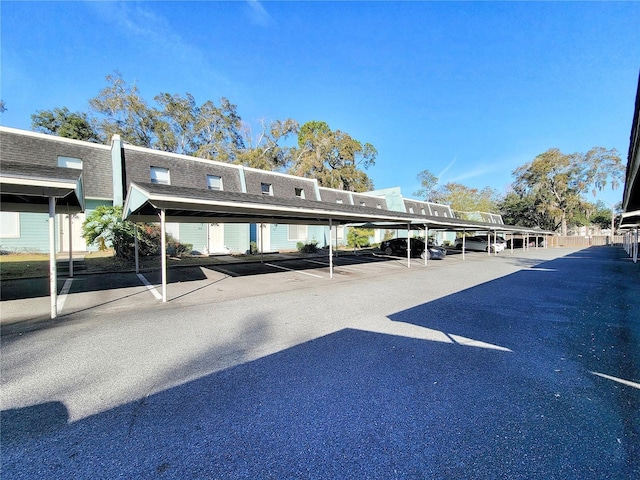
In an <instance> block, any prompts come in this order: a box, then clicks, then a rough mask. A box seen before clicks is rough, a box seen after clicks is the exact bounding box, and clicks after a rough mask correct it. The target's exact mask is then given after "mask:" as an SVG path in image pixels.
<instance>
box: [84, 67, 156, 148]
mask: <svg viewBox="0 0 640 480" xmlns="http://www.w3.org/2000/svg"><path fill="white" fill-rule="evenodd" d="M107 82H108V83H109V85H107V86H106V87H105V88H103V89H102V90H100V92H99V93H98V95H97V96H96V97H94V98H92V99H90V100H89V105H90V107H91V109H92V110H93V111H94V112H95V113H97V114H98V115H99V117H100V119H99V120H98V121H97V124H98V129H99V131H100V132H101V133H102V135H104V136H105V137H106V138H111V137H112V136H113V135H116V134H117V135H120V136H121V137H122V140H123V141H125V142H127V143H130V144H132V145H137V146H140V147H147V148H152V147H154V146H156V126H157V123H158V117H159V114H158V111H157V110H155V109H153V108H150V107H149V105H148V104H147V102H146V101H145V100H144V99H143V98H142V97H141V96H140V92H139V91H138V87H137V86H136V85H133V86H129V85H128V84H127V82H125V80H124V79H123V78H122V75H120V73H118V72H116V73H115V74H114V75H107Z"/></svg>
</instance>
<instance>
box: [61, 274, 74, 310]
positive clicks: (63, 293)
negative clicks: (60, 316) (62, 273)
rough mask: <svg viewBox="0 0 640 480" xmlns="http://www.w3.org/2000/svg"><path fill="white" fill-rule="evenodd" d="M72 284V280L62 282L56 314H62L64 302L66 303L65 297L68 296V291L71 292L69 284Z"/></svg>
mask: <svg viewBox="0 0 640 480" xmlns="http://www.w3.org/2000/svg"><path fill="white" fill-rule="evenodd" d="M72 283H73V278H67V279H66V280H65V281H64V285H63V286H62V290H61V291H60V295H59V296H58V313H61V312H62V309H63V308H64V302H66V301H67V295H69V290H71V284H72Z"/></svg>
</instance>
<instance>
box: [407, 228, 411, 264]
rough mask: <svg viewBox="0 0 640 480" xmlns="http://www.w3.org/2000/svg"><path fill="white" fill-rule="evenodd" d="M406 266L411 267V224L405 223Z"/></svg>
mask: <svg viewBox="0 0 640 480" xmlns="http://www.w3.org/2000/svg"><path fill="white" fill-rule="evenodd" d="M407 268H411V224H410V223H407Z"/></svg>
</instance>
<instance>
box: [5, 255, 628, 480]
mask: <svg viewBox="0 0 640 480" xmlns="http://www.w3.org/2000/svg"><path fill="white" fill-rule="evenodd" d="M587 255H589V254H587ZM592 259H593V258H592ZM556 262H562V264H559V263H556ZM571 262H572V259H571V257H568V258H566V259H560V260H556V261H553V262H548V263H547V264H545V265H543V266H541V267H544V268H545V269H547V270H553V271H547V270H544V271H543V270H542V268H541V269H540V271H536V269H533V270H531V271H523V272H520V273H517V274H515V275H512V276H508V277H505V278H503V279H499V280H496V281H494V282H490V283H488V284H483V285H480V286H478V287H475V288H471V289H468V290H465V291H462V292H459V293H457V294H454V295H451V296H449V297H445V298H443V299H439V300H436V301H433V302H430V303H427V304H423V305H420V306H418V307H415V308H412V309H409V310H406V311H402V312H398V313H397V314H395V315H393V316H392V319H393V320H395V321H397V322H410V323H413V324H416V325H420V326H425V327H428V328H435V329H438V330H441V331H443V332H445V333H447V334H449V335H450V336H452V337H451V338H452V341H451V342H434V341H425V340H419V339H416V338H410V337H406V336H397V335H388V334H379V333H373V332H367V331H360V330H354V329H344V330H340V331H338V332H335V333H333V334H330V335H327V336H325V337H321V338H317V339H315V340H313V341H310V342H306V343H303V344H300V345H297V346H295V347H292V348H288V349H286V350H283V351H280V352H278V353H276V354H273V355H269V356H265V357H263V358H260V359H258V360H255V361H251V362H247V363H243V364H240V365H237V366H235V367H232V368H229V369H227V370H224V371H221V372H217V373H213V374H209V375H205V376H203V377H201V378H199V379H197V380H194V381H190V382H188V383H185V384H183V385H180V386H177V387H174V388H170V389H167V390H164V391H161V392H159V393H157V394H154V395H150V396H148V397H144V398H141V399H139V401H137V402H131V403H128V404H125V405H122V406H120V407H118V408H115V409H112V410H109V411H105V412H102V413H99V414H96V415H93V416H91V417H88V418H84V419H82V420H79V421H77V422H74V423H70V424H67V425H66V426H65V427H63V428H61V429H57V428H50V429H46V431H45V432H42V431H40V429H39V428H38V427H37V426H35V425H33V424H30V423H26V424H24V425H25V427H24V428H25V429H27V431H19V432H15V433H14V434H12V435H10V436H8V437H7V436H5V434H4V433H5V432H3V449H2V456H3V467H2V468H3V476H5V475H6V478H54V477H56V478H61V477H65V476H68V477H74V478H115V477H126V478H151V477H156V476H160V475H162V476H164V477H167V478H277V479H280V478H323V479H327V478H335V479H343V478H465V479H474V478H478V479H480V478H482V479H486V478H509V479H512V478H521V479H530V478H558V479H564V478H637V477H638V475H639V474H640V460H639V458H640V455H638V453H639V451H638V444H639V441H640V439H639V438H638V435H637V434H638V426H639V423H638V410H637V408H635V407H637V406H638V405H639V404H640V403H639V397H640V391H637V390H634V389H631V388H626V389H625V387H619V390H624V391H625V392H626V393H619V391H618V392H615V391H614V392H612V390H615V389H614V388H612V386H611V384H609V383H607V381H606V380H602V379H599V378H595V377H593V376H590V375H589V374H588V372H587V371H586V369H587V368H591V364H590V363H589V362H591V361H595V359H594V358H590V359H589V360H588V361H587V359H585V358H584V357H583V358H580V357H578V355H577V352H578V351H583V352H584V353H585V356H586V353H588V352H589V350H590V348H591V347H592V345H590V344H589V345H585V347H584V348H582V349H581V347H580V344H581V342H583V341H587V340H589V335H590V334H589V332H590V330H589V328H586V327H588V326H592V325H595V324H596V323H597V322H596V320H597V319H596V318H591V319H589V318H587V317H585V319H586V320H582V319H581V315H583V314H584V315H587V314H588V311H587V309H588V308H591V306H592V305H591V304H585V303H584V302H587V300H588V299H587V297H589V296H597V295H600V294H603V292H600V293H597V292H598V290H599V289H600V288H601V283H600V282H598V281H596V280H595V279H592V278H591V275H597V274H598V273H597V272H589V273H587V274H586V275H587V276H588V278H586V283H584V285H586V287H585V290H584V291H583V292H582V293H581V294H579V295H577V296H572V295H573V294H574V293H575V292H571V291H570V290H569V291H568V292H558V289H560V290H563V289H564V288H569V289H570V288H571V286H572V285H573V284H572V282H571V276H572V275H575V274H576V273H579V272H576V271H575V270H572V268H571V267H570V263H571ZM596 263H597V259H596ZM580 264H583V263H582V262H576V265H580ZM567 269H568V271H567V272H565V270H567ZM601 269H604V270H606V268H605V267H604V266H603V265H601ZM559 272H560V273H559ZM600 273H601V274H602V273H603V272H600ZM584 276H585V275H583V277H584ZM583 279H584V278H583ZM578 283H579V282H577V281H576V283H575V285H578ZM545 287H549V288H545ZM594 301H595V300H594ZM607 318H613V317H607ZM635 318H637V317H635ZM606 321H608V320H606ZM620 321H621V320H620V319H618V322H619V323H618V325H617V326H616V328H623V325H622V324H621V323H620ZM453 335H460V336H463V337H466V338H473V339H477V340H480V341H483V342H490V343H495V344H498V345H503V346H506V347H508V348H509V349H511V352H507V351H500V350H496V349H492V348H480V347H474V346H464V345H463V344H461V343H459V342H457V341H455V340H453V339H455V338H456V337H455V336H453ZM612 335H613V336H615V332H614V333H613V334H612ZM612 335H609V336H607V338H606V339H604V340H602V342H604V344H606V343H607V342H608V341H610V340H611V338H613V336H612ZM568 339H569V346H568V347H567V345H566V342H567V340H568ZM600 342H601V340H600V339H598V344H597V347H598V348H600V347H601V346H602V345H600ZM636 346H637V343H636ZM614 363H615V362H614ZM614 363H611V364H610V365H609V366H610V367H613V365H614ZM600 366H601V367H604V366H606V365H604V362H603V363H600ZM636 373H637V370H636ZM616 388H618V387H616ZM624 395H626V401H627V402H630V403H629V404H628V405H627V407H626V409H624V408H623V407H622V406H621V404H620V403H616V402H617V400H618V399H620V398H621V397H622V396H624ZM56 411H59V413H60V412H61V411H62V409H60V408H59V407H57V409H56ZM4 414H5V412H3V416H4ZM56 415H57V416H58V417H59V418H62V417H63V415H61V414H56ZM30 428H32V429H33V431H31V430H28V429H30Z"/></svg>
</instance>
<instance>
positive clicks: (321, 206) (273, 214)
mask: <svg viewBox="0 0 640 480" xmlns="http://www.w3.org/2000/svg"><path fill="white" fill-rule="evenodd" d="M123 218H124V219H126V220H130V221H132V222H158V221H159V222H160V228H161V247H160V248H161V252H165V250H166V245H165V231H166V227H165V222H166V221H167V219H170V220H171V221H172V222H180V223H201V222H219V223H283V224H303V225H328V226H329V241H328V244H329V276H330V278H333V238H332V235H333V233H332V232H333V226H334V225H336V226H338V225H354V224H362V223H368V222H371V223H380V224H396V225H397V224H400V225H403V226H404V227H403V228H407V227H408V228H411V225H412V224H414V223H420V224H425V223H427V222H426V221H425V219H424V218H423V217H420V216H418V215H414V214H407V213H402V212H394V211H389V210H382V209H378V208H371V207H363V206H356V205H348V204H338V203H329V202H320V201H316V200H306V199H303V198H281V197H274V196H270V195H254V194H247V193H236V192H229V191H222V190H203V189H195V188H185V187H176V186H171V185H164V184H157V183H139V182H138V183H136V182H132V183H131V184H130V186H129V191H128V194H127V200H126V202H125V205H124V209H123ZM161 258H162V301H163V302H166V301H167V292H166V290H167V264H166V255H164V254H163V255H162V256H161Z"/></svg>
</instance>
